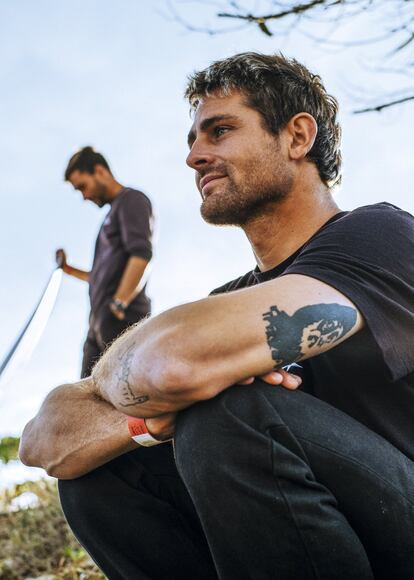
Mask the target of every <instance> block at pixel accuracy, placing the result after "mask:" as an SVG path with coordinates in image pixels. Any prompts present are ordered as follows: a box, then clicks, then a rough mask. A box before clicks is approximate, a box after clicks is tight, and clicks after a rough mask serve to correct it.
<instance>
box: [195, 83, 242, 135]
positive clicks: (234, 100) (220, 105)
mask: <svg viewBox="0 0 414 580" xmlns="http://www.w3.org/2000/svg"><path fill="white" fill-rule="evenodd" d="M248 108H249V107H248V106H247V104H246V102H245V97H244V95H242V94H241V93H240V92H238V91H234V92H232V93H231V94H229V95H222V94H217V93H215V94H213V95H208V96H205V97H202V98H200V100H199V102H198V105H197V109H196V111H195V114H194V121H193V124H192V126H191V128H190V131H189V134H188V140H189V141H191V140H192V139H193V138H194V136H195V135H196V133H197V131H199V130H202V129H203V126H204V125H205V123H206V122H208V121H209V120H210V119H226V118H228V119H230V118H231V117H234V118H237V117H240V113H241V112H242V110H243V109H248Z"/></svg>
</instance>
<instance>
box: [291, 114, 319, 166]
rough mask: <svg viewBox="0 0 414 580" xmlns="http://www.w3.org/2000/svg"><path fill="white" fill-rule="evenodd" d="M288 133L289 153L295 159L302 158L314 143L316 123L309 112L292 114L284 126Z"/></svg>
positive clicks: (316, 130) (316, 131)
mask: <svg viewBox="0 0 414 580" xmlns="http://www.w3.org/2000/svg"><path fill="white" fill-rule="evenodd" d="M285 129H286V131H287V133H288V135H289V155H290V158H291V159H293V160H295V161H300V160H301V159H304V158H305V157H306V155H307V154H308V153H309V151H310V150H311V149H312V147H313V144H314V143H315V139H316V135H317V133H318V125H317V124H316V121H315V119H314V118H313V117H312V115H309V113H298V114H297V115H294V116H293V117H292V118H291V119H290V120H289V122H288V124H287V125H286V127H285Z"/></svg>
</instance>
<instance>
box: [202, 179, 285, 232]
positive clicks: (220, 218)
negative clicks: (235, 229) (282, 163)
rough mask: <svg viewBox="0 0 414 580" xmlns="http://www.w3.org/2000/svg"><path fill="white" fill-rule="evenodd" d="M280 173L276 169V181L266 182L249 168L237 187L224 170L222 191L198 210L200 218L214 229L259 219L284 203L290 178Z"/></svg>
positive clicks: (208, 199)
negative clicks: (215, 226) (214, 226)
mask: <svg viewBox="0 0 414 580" xmlns="http://www.w3.org/2000/svg"><path fill="white" fill-rule="evenodd" d="M223 169H224V168H222V169H221V172H222V173H224V171H223ZM280 169H281V168H276V169H275V172H274V175H277V179H275V177H274V176H272V178H271V179H268V180H267V181H266V180H265V179H264V176H263V175H260V174H259V173H258V172H257V171H255V170H254V169H253V168H252V170H251V171H246V172H245V175H246V176H247V177H246V180H245V182H244V183H240V184H236V183H235V182H234V179H232V175H231V171H229V170H228V169H227V168H226V170H225V173H226V180H227V182H226V186H225V190H224V191H222V192H220V193H217V194H214V193H212V194H210V195H209V196H207V198H206V199H205V200H204V201H203V203H202V204H201V208H200V212H201V216H202V218H203V219H204V220H205V221H206V222H208V223H210V224H214V225H233V226H244V225H246V224H247V223H248V222H249V221H251V220H253V219H255V218H257V217H259V216H260V215H262V214H263V213H265V212H266V210H268V209H269V206H270V205H274V204H277V203H279V202H281V201H282V200H283V199H285V198H286V197H287V196H288V195H289V192H290V191H291V189H292V181H293V178H292V176H291V174H289V173H287V172H286V170H285V171H281V170H280ZM269 178H270V176H269Z"/></svg>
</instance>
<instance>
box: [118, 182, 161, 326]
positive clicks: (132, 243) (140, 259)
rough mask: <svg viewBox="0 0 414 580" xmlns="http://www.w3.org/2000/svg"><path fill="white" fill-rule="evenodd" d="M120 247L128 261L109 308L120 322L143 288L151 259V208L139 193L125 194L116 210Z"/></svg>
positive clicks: (129, 191)
mask: <svg viewBox="0 0 414 580" xmlns="http://www.w3.org/2000/svg"><path fill="white" fill-rule="evenodd" d="M117 211H118V219H119V228H120V235H121V240H122V245H123V247H124V250H125V252H126V253H127V254H128V255H129V259H128V261H127V264H126V266H125V269H124V271H123V274H122V276H121V280H120V281H119V285H118V288H117V289H116V291H115V294H114V295H113V297H112V302H111V304H110V308H111V311H112V313H113V314H114V316H116V317H117V318H119V319H120V320H122V319H124V318H125V310H126V309H127V308H128V306H129V304H130V303H131V302H132V300H133V299H134V298H135V297H136V296H137V295H138V294H139V292H140V291H141V290H142V288H143V287H144V286H145V282H146V278H147V276H146V274H147V273H148V271H149V268H148V264H149V262H150V260H151V258H152V243H151V238H152V221H153V218H152V207H151V202H150V201H149V199H148V198H147V197H146V196H145V195H144V194H143V193H141V192H139V191H135V190H126V191H125V192H124V193H122V197H121V198H120V200H119V206H118V209H117Z"/></svg>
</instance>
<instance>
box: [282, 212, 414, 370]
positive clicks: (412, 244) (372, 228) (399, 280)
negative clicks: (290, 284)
mask: <svg viewBox="0 0 414 580" xmlns="http://www.w3.org/2000/svg"><path fill="white" fill-rule="evenodd" d="M413 256H414V218H413V216H411V215H410V214H409V213H407V212H405V211H403V210H400V209H399V208H396V207H395V206H392V205H390V204H386V203H382V204H376V205H374V206H366V207H364V208H360V209H358V210H355V211H353V212H350V213H348V214H347V215H345V216H343V217H341V218H340V219H338V220H337V221H334V222H332V223H330V224H329V225H327V226H326V227H324V228H322V229H321V230H320V231H319V232H318V233H317V234H316V235H315V236H314V237H313V238H311V240H310V241H309V242H308V243H307V244H306V245H305V246H304V248H303V250H302V251H301V252H300V253H299V255H298V256H297V259H296V260H295V261H294V262H293V263H292V264H291V265H290V266H289V267H288V268H287V269H286V270H285V271H284V273H283V275H286V274H303V275H306V276H310V277H312V278H316V279H318V280H321V281H322V282H325V283H326V284H329V285H330V286H332V287H334V288H336V289H337V290H339V291H340V292H341V293H343V294H344V295H345V296H347V297H348V298H349V299H350V300H351V301H352V302H353V303H354V304H355V305H356V306H357V307H358V308H359V310H360V311H361V313H362V314H363V316H364V318H365V321H366V323H367V325H368V327H369V329H370V331H371V333H372V335H373V337H374V339H375V341H376V343H377V345H378V347H379V349H380V351H381V353H382V356H383V358H384V362H385V364H386V366H387V367H388V369H389V371H390V375H391V378H392V380H398V379H400V378H402V377H403V376H405V375H407V374H409V373H411V372H413V371H414V260H413Z"/></svg>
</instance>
